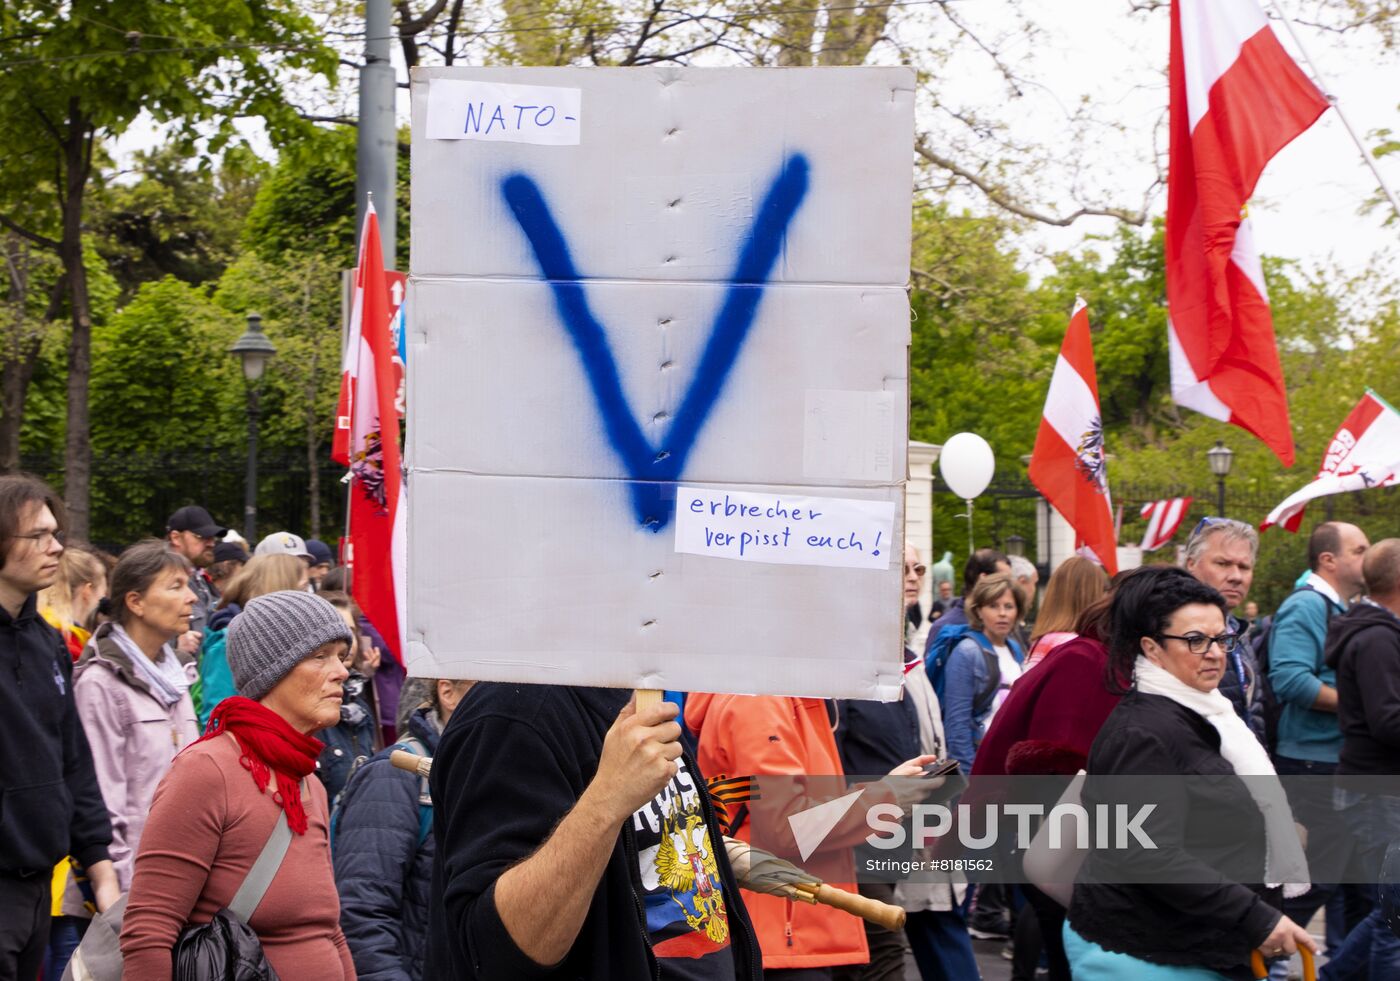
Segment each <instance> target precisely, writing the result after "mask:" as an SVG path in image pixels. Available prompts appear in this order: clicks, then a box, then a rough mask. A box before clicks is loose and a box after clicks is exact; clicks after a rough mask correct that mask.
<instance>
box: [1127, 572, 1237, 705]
mask: <svg viewBox="0 0 1400 981" xmlns="http://www.w3.org/2000/svg"><path fill="white" fill-rule="evenodd" d="M1193 603H1204V604H1207V605H1209V606H1216V607H1219V608H1220V613H1221V615H1222V616H1224V615H1227V614H1228V612H1229V607H1227V606H1226V605H1225V597H1223V596H1221V595H1220V594H1219V593H1218V592H1216V591H1215V590H1214V589H1212V588H1211V587H1209V586H1207V585H1206V584H1205V583H1203V582H1201V581H1200V580H1199V579H1197V578H1196V577H1195V576H1193V575H1191V573H1189V572H1187V571H1186V570H1185V569H1178V568H1177V567H1176V566H1172V565H1145V566H1143V567H1142V568H1140V569H1134V570H1133V571H1132V572H1130V573H1128V574H1127V575H1125V576H1123V577H1122V579H1121V581H1120V582H1119V583H1118V588H1117V589H1116V590H1115V591H1114V593H1113V602H1112V604H1111V605H1110V606H1109V609H1108V616H1109V629H1108V663H1107V664H1106V665H1105V666H1104V685H1105V687H1107V688H1108V690H1109V691H1111V692H1112V693H1113V694H1115V695H1126V694H1127V693H1128V692H1129V691H1130V690H1131V689H1132V686H1133V664H1134V663H1135V662H1136V661H1137V657H1138V654H1140V653H1141V652H1142V638H1144V637H1159V636H1161V634H1162V631H1164V630H1166V629H1167V621H1168V620H1170V619H1171V618H1172V614H1173V613H1175V612H1176V611H1177V610H1179V609H1181V608H1182V607H1183V606H1190V605H1191V604H1193Z"/></svg>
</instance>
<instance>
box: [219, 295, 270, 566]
mask: <svg viewBox="0 0 1400 981" xmlns="http://www.w3.org/2000/svg"><path fill="white" fill-rule="evenodd" d="M229 353H230V354H236V355H238V360H239V361H240V362H241V363H242V365H243V382H244V386H243V387H244V390H245V391H246V392H247V394H248V471H247V478H246V480H245V483H244V488H243V537H244V538H246V539H247V540H248V542H249V544H250V545H251V544H252V543H253V542H254V541H256V540H257V535H258V531H257V526H258V394H259V390H260V389H261V388H262V376H263V368H265V367H267V361H268V359H269V358H271V357H272V356H273V355H274V354H276V353H277V348H275V347H274V346H273V345H272V342H271V341H270V340H268V339H267V335H266V334H264V333H263V329H262V317H261V316H260V315H258V314H256V313H250V314H248V329H247V330H245V331H244V332H243V336H241V337H239V338H238V340H236V341H234V342H233V346H232V347H231V348H229Z"/></svg>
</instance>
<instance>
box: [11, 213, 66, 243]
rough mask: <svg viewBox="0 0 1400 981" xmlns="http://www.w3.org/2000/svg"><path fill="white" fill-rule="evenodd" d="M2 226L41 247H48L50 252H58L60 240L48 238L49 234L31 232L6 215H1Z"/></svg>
mask: <svg viewBox="0 0 1400 981" xmlns="http://www.w3.org/2000/svg"><path fill="white" fill-rule="evenodd" d="M0 226H3V227H5V228H8V229H9V230H10V231H12V232H14V233H15V234H16V235H18V236H19V237H20V238H22V239H24V240H25V241H28V242H32V243H34V244H35V245H37V246H39V248H41V249H48V250H49V251H50V252H57V251H58V249H59V242H58V240H57V239H52V238H48V237H47V236H44V235H40V234H39V233H38V232H31V231H30V230H29V229H27V228H25V227H24V226H23V225H20V224H19V223H17V222H15V221H13V220H11V219H10V218H8V217H6V216H5V215H0Z"/></svg>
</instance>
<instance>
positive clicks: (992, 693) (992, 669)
mask: <svg viewBox="0 0 1400 981" xmlns="http://www.w3.org/2000/svg"><path fill="white" fill-rule="evenodd" d="M977 649H978V650H980V651H981V652H982V661H983V663H985V664H986V666H987V681H986V683H985V684H984V685H983V686H982V690H981V691H979V692H978V693H977V699H976V700H975V701H974V702H973V703H972V708H973V711H974V712H983V711H986V709H988V708H989V707H990V706H991V704H992V699H993V698H995V697H996V694H997V689H998V688H1000V687H1001V661H999V660H998V659H997V654H996V651H993V650H989V649H988V648H986V647H983V646H982V645H981V644H978V645H977Z"/></svg>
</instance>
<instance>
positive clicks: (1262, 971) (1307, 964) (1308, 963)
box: [1249, 947, 1317, 981]
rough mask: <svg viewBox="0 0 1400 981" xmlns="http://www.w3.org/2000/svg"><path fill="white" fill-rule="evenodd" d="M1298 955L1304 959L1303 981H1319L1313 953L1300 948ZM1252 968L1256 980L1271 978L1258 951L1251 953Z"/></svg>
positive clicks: (1262, 956)
mask: <svg viewBox="0 0 1400 981" xmlns="http://www.w3.org/2000/svg"><path fill="white" fill-rule="evenodd" d="M1298 954H1299V955H1300V956H1301V957H1302V958H1303V981H1317V962H1316V961H1314V960H1313V952H1312V951H1310V950H1308V948H1306V947H1299V948H1298ZM1249 963H1250V967H1252V968H1253V969H1254V976H1255V977H1256V978H1266V977H1268V976H1269V968H1268V965H1266V964H1265V963H1264V955H1263V954H1261V953H1259V951H1257V950H1251V951H1250V952H1249Z"/></svg>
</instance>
